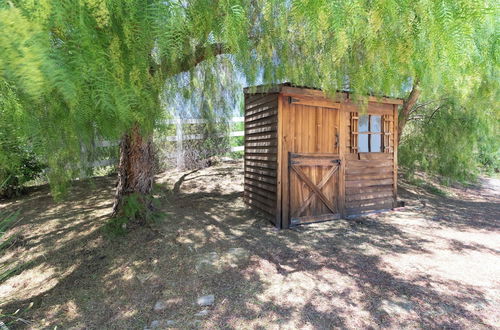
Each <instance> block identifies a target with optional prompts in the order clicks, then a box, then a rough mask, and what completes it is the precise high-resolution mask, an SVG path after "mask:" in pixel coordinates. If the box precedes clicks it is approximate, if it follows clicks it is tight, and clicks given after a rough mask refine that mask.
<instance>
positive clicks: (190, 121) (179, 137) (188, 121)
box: [92, 117, 245, 168]
mask: <svg viewBox="0 0 500 330" xmlns="http://www.w3.org/2000/svg"><path fill="white" fill-rule="evenodd" d="M244 120H245V119H244V117H233V118H231V122H232V123H242V122H244ZM206 122H207V120H206V119H196V118H192V119H181V118H175V119H167V120H165V121H163V124H165V125H176V129H177V132H179V130H180V129H182V127H181V125H184V124H205V123H206ZM225 135H226V134H223V133H221V134H220V135H219V136H221V137H223V136H225ZM244 135H245V131H231V132H229V136H230V137H234V136H244ZM203 138H204V136H203V134H186V135H184V134H179V133H178V134H177V135H171V136H165V137H162V138H160V139H159V141H160V142H163V141H169V142H182V141H189V140H201V139H203ZM118 144H119V142H118V141H98V142H97V143H96V146H97V147H103V148H107V147H114V146H117V145H118ZM244 150H245V146H244V145H242V146H234V147H231V151H233V152H234V151H244ZM115 163H116V160H115V159H102V160H98V161H95V162H93V163H92V167H94V168H96V167H102V166H109V165H113V164H115Z"/></svg>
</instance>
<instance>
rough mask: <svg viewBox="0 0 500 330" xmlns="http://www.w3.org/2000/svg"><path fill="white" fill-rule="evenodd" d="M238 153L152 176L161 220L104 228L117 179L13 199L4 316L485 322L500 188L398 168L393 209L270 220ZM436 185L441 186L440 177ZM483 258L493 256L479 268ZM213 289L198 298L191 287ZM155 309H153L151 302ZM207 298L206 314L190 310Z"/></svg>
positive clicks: (0, 304)
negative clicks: (427, 185)
mask: <svg viewBox="0 0 500 330" xmlns="http://www.w3.org/2000/svg"><path fill="white" fill-rule="evenodd" d="M242 183H243V175H242V164H241V163H226V164H222V165H220V166H217V167H210V168H206V169H203V170H199V171H190V172H179V171H172V172H169V173H164V174H162V175H159V176H158V177H157V185H156V187H155V191H156V194H157V198H158V199H157V200H158V203H159V204H158V207H159V208H160V210H161V211H162V212H163V213H164V215H163V218H162V219H163V220H162V221H161V222H157V223H154V224H152V225H151V226H150V227H149V228H137V229H135V230H133V231H131V232H130V233H128V234H127V235H126V236H124V237H119V238H110V237H107V236H106V235H105V234H104V232H103V230H102V229H103V228H104V227H105V225H106V223H108V221H109V214H110V211H111V207H112V195H113V188H114V178H112V177H102V178H96V179H95V180H94V183H93V184H90V183H89V182H86V181H81V182H77V183H76V185H75V187H74V188H73V190H72V191H71V194H70V197H69V199H68V200H66V201H64V202H62V203H60V204H56V203H54V202H53V201H52V200H51V198H50V196H49V195H48V191H49V190H48V187H46V186H43V187H37V188H36V189H35V188H34V189H33V190H32V191H31V193H30V194H29V195H27V196H24V197H22V198H18V199H16V200H12V201H3V202H1V204H0V208H1V209H2V210H7V211H10V210H15V209H16V210H17V209H18V210H20V215H21V217H22V221H20V222H18V223H17V224H16V226H15V227H14V228H12V229H11V230H10V231H9V234H16V233H23V235H24V239H23V243H22V244H19V245H16V246H15V248H14V249H12V250H11V251H9V252H8V253H6V254H4V255H2V256H1V257H0V262H9V261H10V262H12V261H14V260H15V262H23V263H28V267H26V268H24V269H23V271H22V272H20V273H16V274H15V275H14V276H12V277H11V278H9V279H8V280H7V281H5V282H4V283H2V284H1V285H0V313H2V314H8V313H13V312H15V311H16V310H18V309H20V310H24V309H25V308H27V307H28V306H30V304H32V307H31V308H30V309H28V310H27V311H26V312H24V314H23V315H22V317H23V319H24V320H26V321H27V322H29V324H26V323H23V322H20V321H19V322H15V323H14V324H13V325H12V326H13V328H29V329H40V328H53V327H54V326H57V327H58V328H71V327H73V328H74V329H85V328H92V329H130V328H132V329H143V328H144V327H149V326H150V325H151V324H152V322H153V321H158V322H159V324H164V325H165V324H166V322H167V321H173V322H175V327H177V328H204V329H217V328H227V329H240V328H243V329H255V328H266V329H267V328H284V329H296V328H301V329H323V328H331V327H341V328H350V329H359V328H415V327H418V328H464V329H465V328H494V327H496V325H497V324H499V321H500V315H499V312H498V308H497V306H498V305H499V304H500V300H499V298H498V297H499V295H498V290H499V289H500V288H499V286H498V282H497V280H496V279H497V278H499V277H500V266H499V264H498V256H499V253H500V252H499V251H500V242H499V240H498V231H499V225H498V217H497V215H498V214H500V209H499V205H500V203H499V198H498V194H497V192H496V189H495V188H494V187H493V188H492V186H482V187H481V186H475V187H474V188H470V189H467V190H464V189H458V188H453V187H447V188H446V191H447V193H448V195H447V196H440V195H435V194H432V193H430V192H429V191H427V190H426V189H424V188H423V187H422V185H414V184H411V182H408V181H404V180H403V181H401V183H400V186H401V189H400V191H399V196H400V198H401V199H403V200H405V201H406V205H407V206H406V207H405V208H404V209H403V210H402V211H398V212H388V213H381V214H376V215H372V216H366V217H362V218H357V219H354V220H349V221H348V220H338V221H332V222H325V223H320V224H314V225H308V226H302V227H298V228H295V229H293V230H283V231H276V230H275V229H274V228H273V227H272V226H271V225H270V224H269V222H268V220H267V219H266V217H265V216H263V215H262V214H260V213H258V212H256V211H254V210H252V209H248V208H246V207H245V205H244V203H243V201H242V193H241V192H242ZM443 189H445V188H443ZM484 265H488V267H485V266H484ZM211 294H213V295H214V296H215V302H214V304H213V305H211V306H208V307H200V306H198V305H197V304H196V301H197V299H198V298H199V297H200V296H203V295H211ZM159 301H161V302H163V303H164V304H165V306H166V308H164V309H160V310H157V311H155V309H154V306H155V304H157V302H159ZM203 310H206V311H207V312H206V313H207V314H206V315H201V316H197V315H196V314H197V313H199V312H201V311H203Z"/></svg>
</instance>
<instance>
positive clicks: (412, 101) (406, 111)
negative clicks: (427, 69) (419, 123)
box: [398, 80, 420, 144]
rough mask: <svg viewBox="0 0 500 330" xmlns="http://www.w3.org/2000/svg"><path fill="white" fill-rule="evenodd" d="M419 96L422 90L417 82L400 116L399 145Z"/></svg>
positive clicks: (404, 103)
mask: <svg viewBox="0 0 500 330" xmlns="http://www.w3.org/2000/svg"><path fill="white" fill-rule="evenodd" d="M419 96H420V88H419V87H418V81H417V80H415V82H414V83H413V87H412V89H411V92H410V95H408V98H407V99H406V100H405V101H404V102H403V107H402V109H401V111H400V113H399V116H398V144H399V141H400V140H401V135H402V134H403V129H404V128H405V126H406V122H407V121H408V118H409V117H410V113H411V109H413V107H414V106H415V104H416V103H417V100H418V98H419Z"/></svg>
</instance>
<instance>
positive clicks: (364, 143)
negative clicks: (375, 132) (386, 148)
mask: <svg viewBox="0 0 500 330" xmlns="http://www.w3.org/2000/svg"><path fill="white" fill-rule="evenodd" d="M358 152H368V134H358Z"/></svg>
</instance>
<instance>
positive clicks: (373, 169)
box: [345, 153, 394, 215]
mask: <svg viewBox="0 0 500 330" xmlns="http://www.w3.org/2000/svg"><path fill="white" fill-rule="evenodd" d="M360 158H361V159H360ZM346 162H347V166H346V181H345V190H346V191H345V194H346V201H345V203H346V214H347V215H353V214H361V213H364V212H369V211H375V210H382V209H390V208H392V207H393V202H394V192H393V187H394V172H393V171H394V154H392V153H371V154H349V155H347V156H346Z"/></svg>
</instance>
